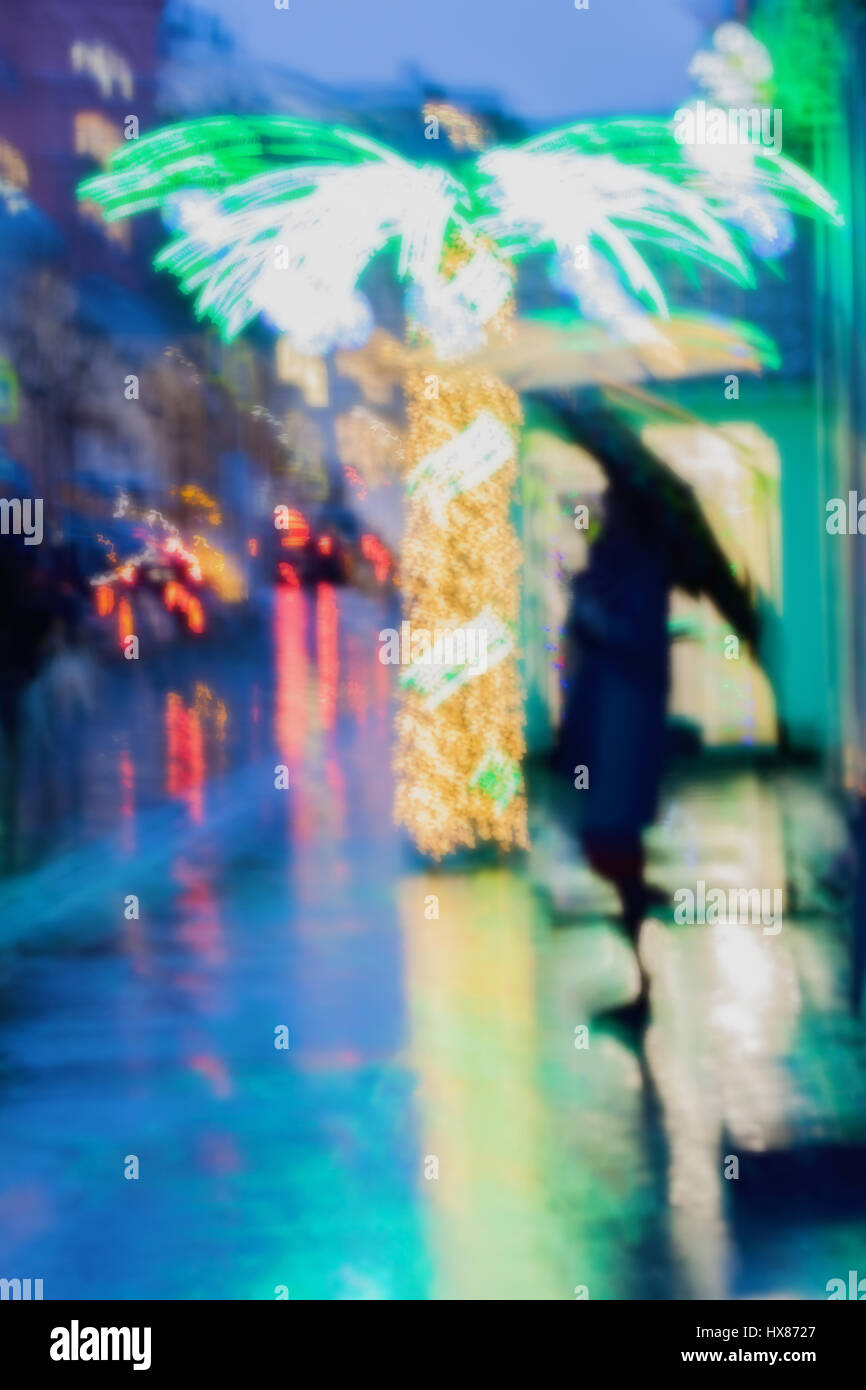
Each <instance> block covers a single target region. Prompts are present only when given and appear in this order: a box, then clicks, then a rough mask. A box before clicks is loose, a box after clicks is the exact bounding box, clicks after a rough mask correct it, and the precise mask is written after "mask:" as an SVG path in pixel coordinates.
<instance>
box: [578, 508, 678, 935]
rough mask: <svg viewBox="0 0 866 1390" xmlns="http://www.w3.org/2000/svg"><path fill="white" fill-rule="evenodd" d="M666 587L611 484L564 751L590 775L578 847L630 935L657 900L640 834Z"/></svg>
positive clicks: (587, 595) (660, 709) (581, 611)
mask: <svg viewBox="0 0 866 1390" xmlns="http://www.w3.org/2000/svg"><path fill="white" fill-rule="evenodd" d="M670 587H671V574H670V566H669V563H668V557H667V555H666V553H665V547H664V545H663V543H662V542H661V541H660V540H659V538H658V537H657V536H656V535H654V534H653V532H652V529H651V528H648V527H647V526H646V524H645V522H644V520H643V519H642V518H641V516H640V514H639V513H638V512H636V511H635V508H634V506H633V505H632V503H631V501H630V498H629V495H628V493H627V492H625V491H623V490H622V489H620V488H619V487H617V486H615V485H611V487H610V488H609V490H608V494H607V497H606V506H605V517H604V521H603V525H602V531H601V535H600V536H599V538H598V539H597V540H596V542H595V544H594V545H593V546H592V548H591V550H590V558H589V563H588V565H587V567H586V569H584V570H583V571H582V572H581V573H580V574H579V575H578V576H577V577H576V578H575V579H574V580H573V582H572V600H571V605H570V609H569V613H568V619H567V623H566V631H565V636H566V645H567V651H566V681H567V684H566V693H565V701H564V705H563V713H562V730H561V740H560V747H561V753H562V757H563V760H564V764H565V771H566V772H567V774H568V775H569V776H570V777H572V778H573V777H574V775H575V771H576V769H577V768H579V767H584V768H586V770H587V772H586V776H587V785H586V786H585V787H584V788H582V789H581V790H580V792H579V795H578V796H577V798H576V807H577V811H578V816H579V821H578V823H579V827H580V838H581V842H582V844H583V848H584V851H585V853H586V857H587V860H588V861H589V864H590V865H591V867H592V868H593V869H595V871H596V873H598V874H600V875H601V876H602V877H603V878H605V879H608V880H609V881H610V882H611V883H613V884H614V886H615V887H616V889H617V892H618V893H619V896H620V901H621V903H622V911H623V919H624V921H625V924H626V928H627V930H628V931H629V933H630V934H631V935H632V936H634V935H636V933H637V930H638V928H639V926H640V923H641V922H642V920H643V917H644V915H645V913H646V910H647V907H648V906H649V904H650V902H651V900H652V897H653V893H652V890H650V889H649V888H648V887H647V884H646V882H645V879H644V855H643V844H642V839H641V836H642V832H643V830H644V829H645V828H646V827H647V826H649V825H651V824H652V822H653V820H654V819H655V815H656V810H657V807H658V797H659V788H660V785H661V777H662V770H663V752H664V737H665V718H666V712H667V698H668V688H669V668H670V661H669V642H668V632H667V618H668V594H669V592H670Z"/></svg>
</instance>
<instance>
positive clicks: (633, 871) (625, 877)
mask: <svg viewBox="0 0 866 1390" xmlns="http://www.w3.org/2000/svg"><path fill="white" fill-rule="evenodd" d="M581 839H582V841H583V849H584V853H585V854H586V858H587V861H588V862H589V865H590V868H592V869H594V870H595V872H596V873H597V874H598V875H599V876H600V877H601V878H605V879H607V881H608V882H609V883H612V884H613V885H614V887H615V888H616V891H617V893H618V894H619V899H620V902H621V903H622V911H623V918H624V920H625V924H626V929H627V930H628V932H629V935H631V936H634V935H636V933H637V930H638V928H639V927H640V924H641V921H642V919H643V915H644V909H645V907H646V904H647V887H646V884H645V882H644V850H643V841H642V840H641V835H640V831H639V830H617V831H613V830H605V831H600V830H599V831H584V833H583V835H582V836H581Z"/></svg>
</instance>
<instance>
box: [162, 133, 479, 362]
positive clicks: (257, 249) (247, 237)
mask: <svg viewBox="0 0 866 1390" xmlns="http://www.w3.org/2000/svg"><path fill="white" fill-rule="evenodd" d="M465 197H466V195H465V191H464V190H463V189H462V188H461V187H460V185H459V184H457V183H456V182H455V181H454V179H452V178H451V177H450V176H449V175H447V174H446V173H445V172H444V171H443V170H440V169H436V168H432V167H429V166H427V167H421V168H419V167H418V166H415V165H412V164H409V163H407V162H405V161H402V160H401V161H393V160H389V161H388V162H387V163H384V162H379V163H365V164H360V165H357V166H354V167H351V168H346V167H342V166H339V165H337V166H309V165H306V166H302V167H301V168H295V169H291V168H290V169H279V170H276V171H273V172H270V173H266V174H259V175H256V176H255V177H254V178H252V179H249V180H247V181H245V182H243V183H241V184H238V185H234V186H233V187H232V189H231V191H230V192H228V193H225V194H222V195H220V196H217V197H214V196H212V195H210V194H207V193H201V192H195V191H192V192H189V193H186V194H179V195H177V196H176V198H175V199H174V207H175V213H176V216H177V221H178V228H177V233H176V235H175V237H174V238H173V240H172V241H171V242H170V243H169V244H168V246H167V247H166V248H165V249H164V250H163V251H162V252H161V253H160V255H159V256H158V257H157V261H156V264H157V266H159V267H160V268H164V269H168V270H171V271H172V272H173V273H174V274H175V275H177V276H178V278H179V279H180V280H181V283H182V286H183V288H184V290H186V291H187V292H190V293H194V294H195V295H196V300H195V304H196V312H197V313H198V314H199V315H208V316H209V317H211V318H213V319H214V320H215V321H216V322H217V323H218V324H219V325H220V327H221V328H222V331H223V333H224V335H225V336H226V338H229V339H231V338H233V337H235V336H236V334H237V333H239V332H240V330H241V329H242V328H243V327H244V326H245V325H246V324H247V323H249V322H250V320H251V319H253V318H254V317H256V315H258V314H260V313H262V314H264V315H265V316H266V317H267V318H269V319H270V320H271V322H272V323H273V324H275V326H277V327H278V328H279V329H281V330H282V331H283V332H285V333H286V334H288V336H289V338H290V339H291V341H292V342H293V344H294V346H295V347H296V348H298V350H299V351H302V352H322V351H324V350H326V349H327V348H329V347H331V346H333V345H335V344H336V345H339V346H357V345H358V344H359V343H360V342H363V341H364V340H365V339H366V337H367V336H369V332H370V330H371V328H372V318H371V314H370V310H369V306H368V305H367V302H366V300H365V299H364V297H363V295H361V294H360V293H359V292H358V289H357V284H358V280H359V278H360V276H361V274H362V273H363V271H364V269H365V268H366V266H367V265H368V264H369V262H370V260H371V259H372V257H373V256H374V255H375V254H376V253H377V252H378V251H380V250H381V249H382V248H383V247H384V246H385V245H386V244H388V243H389V242H392V241H393V242H396V243H397V244H398V246H399V265H398V274H399V275H400V277H401V278H405V279H410V280H415V281H424V280H425V279H429V278H432V277H434V276H435V275H436V274H437V273H438V269H439V262H440V259H441V255H442V246H443V244H444V241H445V238H446V237H447V235H448V234H449V228H451V227H452V226H461V225H463V222H464V215H463V213H462V212H461V211H460V204H461V203H462V202H463V201H464V200H465Z"/></svg>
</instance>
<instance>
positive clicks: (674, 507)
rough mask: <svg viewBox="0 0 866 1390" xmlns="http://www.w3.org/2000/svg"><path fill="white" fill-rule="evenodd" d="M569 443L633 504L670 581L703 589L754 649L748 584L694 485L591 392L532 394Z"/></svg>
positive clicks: (689, 588)
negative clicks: (658, 546) (656, 543)
mask: <svg viewBox="0 0 866 1390" xmlns="http://www.w3.org/2000/svg"><path fill="white" fill-rule="evenodd" d="M530 399H535V400H537V401H538V402H539V403H540V404H542V405H543V406H544V408H545V409H546V410H547V411H549V412H550V413H551V414H552V415H553V416H554V417H555V418H556V420H557V421H558V422H559V424H560V426H561V427H562V428H563V430H564V431H565V433H566V434H567V435H568V437H569V438H570V439H572V440H573V441H574V442H575V443H576V444H579V445H581V447H582V448H584V449H586V451H587V452H588V453H589V454H591V455H592V457H593V458H594V459H595V460H596V462H597V463H598V464H599V465H600V467H601V468H603V469H604V472H605V473H606V475H607V477H608V478H609V479H610V481H611V483H612V484H613V485H614V486H616V487H618V488H619V489H620V490H621V492H622V493H623V495H625V496H627V497H628V498H629V499H630V500H631V502H632V504H633V505H634V506H635V507H637V508H639V509H640V513H641V516H642V517H643V518H644V520H645V522H646V525H647V527H651V528H653V530H654V532H655V534H656V535H658V536H659V537H660V538H661V540H662V542H663V543H664V546H665V550H666V552H667V554H668V556H669V559H670V567H671V578H672V582H673V583H674V584H675V585H677V586H678V587H680V588H682V589H685V590H686V591H687V592H688V593H690V594H698V593H704V594H707V596H708V597H709V598H711V599H712V601H713V603H714V604H715V605H716V607H717V608H718V610H719V612H720V613H722V614H723V616H724V617H725V618H727V619H728V621H729V622H730V623H731V625H732V626H733V627H734V629H735V630H736V631H737V632H738V633H739V634H740V636H741V637H742V638H744V639H745V640H746V641H748V642H749V643H750V644H752V646H753V647H754V645H755V643H756V641H757V637H758V631H759V621H758V614H757V611H756V608H755V605H754V603H753V600H752V595H751V592H750V589H749V587H748V585H746V584H743V583H741V582H740V580H738V579H737V577H736V575H735V574H734V573H733V570H732V568H731V562H730V560H729V559H728V557H727V556H726V555H725V552H724V551H723V550H722V548H721V546H720V545H719V543H718V541H717V540H716V537H715V534H714V532H713V530H712V527H711V526H710V524H709V522H708V521H707V519H706V517H705V516H704V513H703V510H702V509H701V505H700V502H699V501H698V499H697V497H696V495H695V493H694V490H693V489H692V488H691V487H690V486H689V485H688V483H685V482H683V480H682V478H680V477H679V476H678V474H676V473H675V472H674V471H673V469H672V468H670V467H669V466H668V465H667V464H666V463H664V462H662V460H661V459H660V458H658V457H657V456H656V455H655V454H654V453H653V452H652V450H651V449H649V448H647V446H646V444H645V443H644V442H643V440H642V439H641V438H640V436H639V435H638V434H637V433H636V432H635V430H633V429H631V428H630V427H629V425H628V424H627V423H626V421H625V420H623V419H622V417H621V416H620V415H618V414H617V413H616V412H615V411H613V410H611V409H610V408H608V407H606V406H605V405H604V404H603V402H602V400H601V398H600V396H599V395H598V393H596V392H592V393H587V395H586V397H585V398H581V401H580V403H579V404H578V402H577V401H575V400H572V399H571V398H569V397H566V396H562V395H559V394H555V393H552V392H533V393H531V396H530Z"/></svg>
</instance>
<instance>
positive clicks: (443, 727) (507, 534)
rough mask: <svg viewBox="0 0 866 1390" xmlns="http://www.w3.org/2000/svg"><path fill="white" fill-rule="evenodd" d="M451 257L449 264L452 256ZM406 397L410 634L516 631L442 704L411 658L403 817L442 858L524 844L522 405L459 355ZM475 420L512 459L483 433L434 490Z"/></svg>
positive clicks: (405, 550) (400, 725) (400, 771)
mask: <svg viewBox="0 0 866 1390" xmlns="http://www.w3.org/2000/svg"><path fill="white" fill-rule="evenodd" d="M465 259H466V253H465V252H464V253H463V254H459V253H458V257H457V264H459V263H462V262H463V261H465ZM450 268H451V270H452V273H453V270H454V269H455V268H456V266H455V263H454V258H453V257H452V265H451V267H450ZM512 315H513V300H509V303H508V305H507V306H506V308H505V309H503V310H501V311H500V312H499V314H498V315H497V317H496V320H495V321H494V322H492V323H491V324H490V325H488V330H487V331H488V336H490V335H498V334H501V333H503V332H507V327H508V323H509V321H510V319H511V317H512ZM419 337H420V340H421V342H422V343H423V341H424V339H423V335H421V334H420V331H419V330H416V331H415V340H416V342H417V341H418V340H419ZM406 395H407V412H408V432H407V441H406V451H405V457H406V465H407V469H408V470H409V471H408V477H407V517H406V527H405V533H404V538H403V547H402V564H401V575H402V585H403V596H404V627H405V623H406V622H407V621H408V623H409V625H410V627H409V631H410V633H415V632H417V631H423V632H427V633H436V632H437V631H439V632H448V631H451V632H453V631H454V630H455V629H458V628H462V627H464V625H466V624H469V625H472V624H474V623H476V621H477V620H478V619H479V616H480V615H482V614H485V613H486V614H488V615H492V616H493V618H494V620H495V622H496V624H497V626H498V625H501V628H500V629H499V630H500V631H501V632H502V634H503V637H505V634H507V640H504V641H503V643H502V644H501V645H500V646H499V647H498V649H497V651H496V653H495V654H494V653H491V651H490V648H489V646H488V664H487V669H486V670H479V671H476V672H474V673H473V674H472V675H471V676H470V677H469V678H468V679H466V680H465V682H464V683H462V684H460V683H455V685H454V687H453V688H450V689H449V691H448V693H447V694H446V695H445V696H444V698H442V699H441V702H440V703H435V704H434V703H433V702H432V701H431V699H430V696H429V694H428V693H425V691H424V690H423V689H419V688H417V686H416V685H414V684H413V680H412V676H411V672H410V673H407V671H406V669H405V668H403V670H402V672H401V686H402V702H401V708H400V711H399V714H398V718H397V754H396V771H397V791H396V806H395V816H396V819H397V822H398V823H399V824H402V825H405V826H406V827H407V829H408V830H409V832H410V835H411V837H412V839H413V841H414V842H415V844H416V845H417V846H418V848H419V849H420V850H421V851H422V853H424V854H428V855H430V856H432V857H433V858H436V859H438V858H441V857H442V856H443V855H446V854H448V853H451V852H453V851H454V850H458V849H461V848H471V847H473V846H475V845H478V844H479V843H482V842H492V843H494V844H496V845H498V846H500V847H501V848H503V849H513V848H518V847H524V846H526V844H527V829H526V798H525V792H524V785H523V775H522V770H521V763H522V759H523V756H524V752H525V741H524V732H523V730H524V709H523V691H522V687H521V681H520V675H519V670H518V665H517V639H518V618H519V602H520V566H521V560H522V556H521V548H520V543H519V541H518V538H517V535H516V533H515V530H514V527H513V525H512V523H511V517H510V509H511V497H512V490H513V487H514V483H515V481H516V477H517V440H518V430H519V425H520V422H521V419H522V415H521V410H520V402H519V399H518V397H517V395H516V394H515V392H514V391H512V390H511V389H510V388H509V387H508V386H506V385H505V384H504V383H503V382H502V381H500V380H499V379H498V378H497V377H495V376H493V375H490V374H488V373H486V372H484V371H480V370H476V369H472V368H461V367H460V365H459V363H454V364H438V365H436V366H435V368H431V369H430V370H427V371H425V370H413V371H412V372H410V373H409V375H408V377H407V380H406ZM479 417H482V420H481V427H482V429H483V428H491V429H493V430H494V432H496V430H497V429H498V432H499V438H500V443H502V441H503V439H504V436H503V435H502V431H501V428H500V427H501V426H505V428H506V430H507V433H508V435H510V440H511V446H510V451H508V456H507V457H506V458H504V460H503V461H500V462H498V463H496V464H495V466H492V465H491V463H490V460H489V459H487V460H485V455H484V449H483V440H478V441H477V444H478V446H479V447H477V448H476V449H475V450H474V454H475V456H474V457H473V450H472V449H471V448H470V449H469V451H468V452H467V453H466V454H465V455H464V456H463V457H462V458H461V460H460V466H459V467H458V468H454V467H448V468H446V470H445V474H444V476H443V473H442V470H441V468H440V470H439V476H438V477H437V478H436V480H435V484H436V485H435V488H434V489H433V490H432V491H431V486H430V479H429V477H426V478H425V473H424V466H425V460H428V459H430V457H431V455H435V453H436V451H437V450H441V449H442V447H443V446H444V445H446V444H448V442H449V441H453V440H455V439H457V437H458V436H460V435H461V434H463V432H464V431H466V430H467V429H469V427H470V426H473V425H474V424H475V423H476V422H477V421H478V420H479ZM493 421H495V422H498V424H497V425H493V424H492V422H493ZM471 439H472V436H469V440H471ZM503 452H504V451H503V450H501V449H500V455H499V456H500V458H501V457H502V453H503ZM443 496H445V497H447V499H448V500H447V503H446V504H444V505H443V504H442V498H443ZM437 500H438V505H437V504H436V502H437ZM503 651H504V653H505V654H504V655H502V654H501V653H502V652H503Z"/></svg>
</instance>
